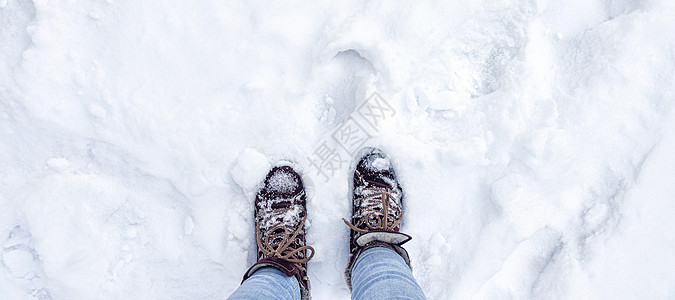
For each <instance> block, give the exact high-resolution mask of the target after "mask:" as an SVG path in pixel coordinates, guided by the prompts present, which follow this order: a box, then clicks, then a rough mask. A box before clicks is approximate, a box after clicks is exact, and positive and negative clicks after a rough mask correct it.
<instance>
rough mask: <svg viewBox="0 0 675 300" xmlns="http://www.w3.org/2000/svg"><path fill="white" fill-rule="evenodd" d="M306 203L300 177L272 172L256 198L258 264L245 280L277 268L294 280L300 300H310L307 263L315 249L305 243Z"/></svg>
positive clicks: (285, 171)
mask: <svg viewBox="0 0 675 300" xmlns="http://www.w3.org/2000/svg"><path fill="white" fill-rule="evenodd" d="M305 201H306V196H305V188H304V186H303V184H302V179H301V177H300V175H299V174H298V173H296V172H295V171H294V170H293V168H291V167H290V166H278V167H274V168H272V170H271V171H270V172H269V173H268V174H267V177H265V181H264V186H263V188H262V189H261V190H260V191H259V192H258V194H257V195H256V198H255V220H256V223H255V231H256V241H257V259H258V261H257V262H256V263H255V264H254V265H253V266H252V267H251V268H250V269H249V270H248V271H246V274H245V275H244V280H246V279H247V278H249V277H250V276H251V275H252V274H253V273H254V272H255V271H257V270H258V269H260V268H263V267H268V266H272V267H276V268H278V269H279V270H281V271H282V272H283V273H284V274H286V276H294V277H295V278H296V279H297V280H298V282H299V283H300V289H301V291H302V298H303V299H309V298H310V297H309V287H310V285H309V278H308V277H307V262H308V261H309V260H310V259H311V258H312V257H313V256H314V248H312V247H310V246H307V245H306V243H305V228H304V225H305V221H306V220H307V210H306V207H305ZM307 252H309V254H307ZM242 282H243V281H242Z"/></svg>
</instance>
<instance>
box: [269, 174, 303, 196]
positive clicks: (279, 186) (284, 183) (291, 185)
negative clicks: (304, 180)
mask: <svg viewBox="0 0 675 300" xmlns="http://www.w3.org/2000/svg"><path fill="white" fill-rule="evenodd" d="M267 184H268V188H269V189H270V190H271V191H275V192H278V193H291V192H293V191H295V190H296V189H297V188H298V185H299V184H300V183H299V182H298V181H297V179H296V178H295V177H294V176H293V174H291V173H287V172H275V173H274V174H272V176H270V179H269V181H268V182H267Z"/></svg>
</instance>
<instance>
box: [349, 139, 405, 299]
mask: <svg viewBox="0 0 675 300" xmlns="http://www.w3.org/2000/svg"><path fill="white" fill-rule="evenodd" d="M360 153H361V155H360V159H359V161H358V163H357V165H356V168H355V170H354V178H353V185H352V220H351V223H350V222H348V221H347V220H345V219H343V221H344V222H345V223H346V224H347V226H349V228H351V233H350V242H349V249H350V253H349V261H348V262H347V269H346V270H345V277H346V279H347V285H348V286H349V288H350V289H351V271H352V267H353V265H354V262H355V261H356V259H357V258H358V256H359V255H360V254H361V253H362V252H363V251H365V250H367V249H370V248H373V247H386V248H389V249H391V250H394V251H396V253H398V254H399V255H401V257H403V260H405V262H406V264H408V266H410V258H409V257H408V252H407V251H406V250H405V249H403V247H401V245H403V244H404V243H406V242H407V241H409V240H410V239H411V237H410V236H409V235H407V234H404V233H401V232H399V230H400V228H401V220H402V219H403V191H402V190H401V186H400V185H399V184H398V180H397V179H396V173H395V172H394V168H393V167H392V165H391V162H390V161H389V158H387V156H386V155H385V154H384V153H382V151H380V150H379V149H374V148H367V149H364V150H362V151H361V152H360Z"/></svg>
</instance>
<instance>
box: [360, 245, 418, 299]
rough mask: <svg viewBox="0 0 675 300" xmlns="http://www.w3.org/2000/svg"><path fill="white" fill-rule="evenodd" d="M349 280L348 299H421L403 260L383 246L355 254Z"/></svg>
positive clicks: (410, 272) (415, 283)
mask: <svg viewBox="0 0 675 300" xmlns="http://www.w3.org/2000/svg"><path fill="white" fill-rule="evenodd" d="M351 281H352V282H351V284H352V299H425V298H424V293H423V292H422V288H420V286H419V285H418V284H417V281H415V278H413V276H412V271H411V270H410V268H409V267H408V265H407V264H406V263H405V261H404V260H403V258H402V257H401V256H400V255H399V254H398V253H396V252H394V251H393V250H390V249H387V248H384V247H374V248H370V249H368V250H366V251H364V252H363V253H361V255H359V257H358V259H357V260H356V262H355V263H354V268H353V269H352V275H351Z"/></svg>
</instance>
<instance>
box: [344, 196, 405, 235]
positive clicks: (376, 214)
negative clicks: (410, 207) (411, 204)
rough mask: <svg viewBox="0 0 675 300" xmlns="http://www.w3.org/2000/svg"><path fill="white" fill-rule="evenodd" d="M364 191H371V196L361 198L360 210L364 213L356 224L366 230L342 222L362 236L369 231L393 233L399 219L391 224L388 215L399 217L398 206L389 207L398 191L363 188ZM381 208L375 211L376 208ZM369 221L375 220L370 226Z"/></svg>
mask: <svg viewBox="0 0 675 300" xmlns="http://www.w3.org/2000/svg"><path fill="white" fill-rule="evenodd" d="M363 190H364V191H371V192H373V193H372V194H370V195H368V196H366V197H364V198H363V200H362V201H363V202H362V203H361V210H362V211H363V212H364V213H362V214H361V217H360V218H359V220H358V221H357V222H356V223H357V224H359V223H361V224H365V225H366V227H368V229H370V230H368V229H363V228H358V227H356V226H355V225H353V224H352V223H350V222H349V221H347V220H345V219H344V218H343V219H342V221H344V222H345V224H347V226H349V228H351V229H352V230H354V231H356V232H358V233H361V234H364V233H368V232H370V231H390V232H391V231H395V228H396V227H397V226H398V225H399V224H400V223H401V218H397V217H394V218H393V219H394V221H393V222H391V223H390V222H389V213H390V209H392V211H391V213H392V214H393V215H394V216H400V215H401V207H400V205H393V206H391V207H390V205H389V204H390V203H391V201H392V200H393V199H395V196H397V195H398V191H394V190H392V189H388V188H364V189H363ZM380 207H381V208H382V209H381V210H377V208H380ZM371 220H375V221H376V224H375V225H371V222H370V221H371Z"/></svg>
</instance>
